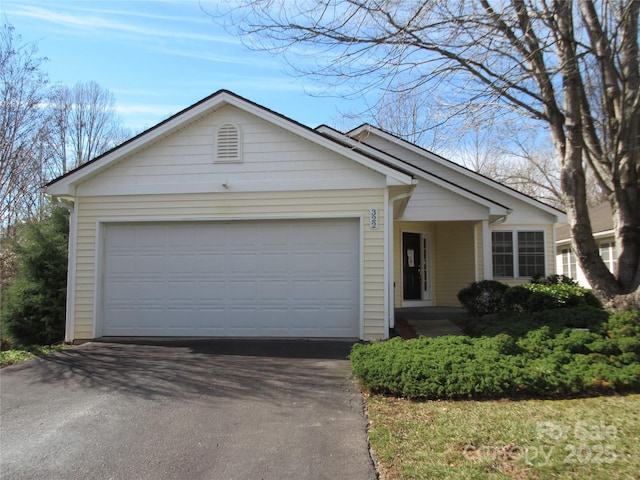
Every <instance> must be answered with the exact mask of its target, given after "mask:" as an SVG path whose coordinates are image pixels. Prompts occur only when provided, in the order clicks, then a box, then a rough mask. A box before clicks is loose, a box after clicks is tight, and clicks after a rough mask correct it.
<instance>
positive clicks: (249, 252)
mask: <svg viewBox="0 0 640 480" xmlns="http://www.w3.org/2000/svg"><path fill="white" fill-rule="evenodd" d="M359 235H360V233H359V222H358V221H357V220H355V219H349V220H320V221H297V222H296V221H292V222H285V221H264V222H224V223H223V222H218V223H216V222H210V223H204V222H203V223H185V224H182V223H181V222H174V223H163V224H122V225H120V224H115V225H107V226H106V228H105V242H104V245H105V246H104V254H103V258H104V260H103V269H102V271H103V283H102V285H103V307H102V312H103V313H102V334H103V335H105V336H111V335H113V336H119V335H127V336H135V335H143V336H144V335H146V336H155V335H165V336H264V337H268V336H278V337H283V336H298V337H340V336H345V337H357V336H358V335H359V327H358V325H359V310H360V309H359V288H360V287H359V271H360V265H359V253H358V249H359V244H360V243H359Z"/></svg>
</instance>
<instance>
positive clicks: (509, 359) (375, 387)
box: [350, 309, 640, 399]
mask: <svg viewBox="0 0 640 480" xmlns="http://www.w3.org/2000/svg"><path fill="white" fill-rule="evenodd" d="M568 311H570V309H567V310H565V312H568ZM538 320H539V319H538ZM575 320H576V319H575V318H568V320H567V323H568V324H570V323H572V322H574V321H575ZM514 321H517V319H515V320H514ZM529 321H531V322H535V321H536V320H535V319H529ZM556 323H558V322H556ZM586 323H588V324H589V325H591V327H592V328H593V330H592V329H585V328H574V327H569V326H566V325H565V326H564V327H563V328H560V326H559V325H558V324H556V325H552V326H549V325H544V326H540V325H538V326H537V328H534V329H531V330H529V331H528V332H526V333H522V334H520V335H510V334H506V333H501V334H497V335H495V336H491V337H487V336H483V337H461V336H444V337H438V338H424V337H421V338H418V339H412V340H403V339H401V338H394V339H391V340H388V341H384V342H376V343H372V344H356V345H354V346H353V348H352V350H351V354H350V359H351V363H352V368H353V374H354V375H355V377H356V378H357V379H358V381H359V383H360V385H362V387H364V388H365V389H366V390H368V391H370V392H372V393H380V394H387V395H394V396H401V397H407V398H423V399H489V398H521V397H527V398H530V397H535V398H564V397H574V396H583V395H594V394H603V393H614V392H618V393H625V392H632V391H640V342H638V340H637V338H638V333H640V313H639V312H637V311H634V312H630V313H627V314H615V315H612V316H610V317H606V318H605V319H604V321H603V322H600V324H598V320H597V319H594V318H592V319H590V320H587V321H586ZM532 325H533V323H532Z"/></svg>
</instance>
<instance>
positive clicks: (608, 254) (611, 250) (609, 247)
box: [600, 242, 618, 272]
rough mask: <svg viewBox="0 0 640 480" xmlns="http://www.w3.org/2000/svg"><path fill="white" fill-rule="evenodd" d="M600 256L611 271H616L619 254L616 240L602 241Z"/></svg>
mask: <svg viewBox="0 0 640 480" xmlns="http://www.w3.org/2000/svg"><path fill="white" fill-rule="evenodd" d="M600 256H601V257H602V261H603V262H604V264H605V265H606V266H607V268H608V269H609V271H610V272H615V269H616V263H617V260H618V255H617V252H616V244H615V242H602V243H600Z"/></svg>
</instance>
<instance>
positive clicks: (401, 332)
mask: <svg viewBox="0 0 640 480" xmlns="http://www.w3.org/2000/svg"><path fill="white" fill-rule="evenodd" d="M394 331H395V334H396V336H397V337H402V338H404V339H405V340H409V339H410V338H418V333H417V332H416V329H415V328H413V327H412V326H411V325H409V322H407V321H406V320H405V319H404V318H396V326H395V328H394Z"/></svg>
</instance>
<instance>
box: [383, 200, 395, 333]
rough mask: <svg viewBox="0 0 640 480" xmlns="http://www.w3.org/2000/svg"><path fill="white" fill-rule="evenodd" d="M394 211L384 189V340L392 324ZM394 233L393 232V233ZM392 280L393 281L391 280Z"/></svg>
mask: <svg viewBox="0 0 640 480" xmlns="http://www.w3.org/2000/svg"><path fill="white" fill-rule="evenodd" d="M391 209H392V207H391V205H390V202H389V189H388V188H385V189H384V218H383V221H384V225H383V232H384V238H383V247H382V252H383V257H384V258H383V260H382V261H383V282H384V293H383V300H382V303H383V315H384V321H383V327H382V328H383V329H384V335H383V338H384V339H386V338H388V337H389V329H390V328H391V327H390V324H391V321H392V320H391V309H392V308H393V296H392V295H393V272H390V271H389V268H390V267H389V265H390V258H389V256H390V255H389V252H390V251H391V255H393V249H392V247H391V244H393V239H390V238H389V225H390V224H391V223H392V222H390V221H389V211H390V210H391ZM392 233H393V232H392ZM390 279H391V280H390Z"/></svg>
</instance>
